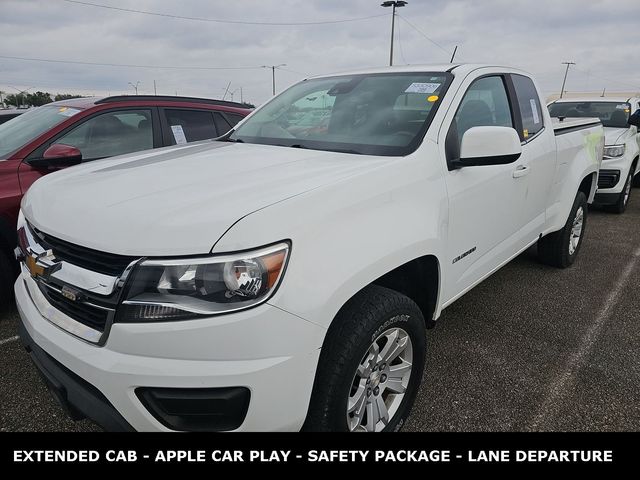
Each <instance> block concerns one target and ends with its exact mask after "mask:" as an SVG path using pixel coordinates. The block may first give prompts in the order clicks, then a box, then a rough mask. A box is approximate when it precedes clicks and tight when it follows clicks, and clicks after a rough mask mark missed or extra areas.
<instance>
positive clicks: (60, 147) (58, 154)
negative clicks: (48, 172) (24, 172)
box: [29, 143, 82, 168]
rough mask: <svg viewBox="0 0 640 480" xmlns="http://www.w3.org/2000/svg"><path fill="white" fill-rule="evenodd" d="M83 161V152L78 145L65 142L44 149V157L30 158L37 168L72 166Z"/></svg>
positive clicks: (30, 163) (30, 162)
mask: <svg viewBox="0 0 640 480" xmlns="http://www.w3.org/2000/svg"><path fill="white" fill-rule="evenodd" d="M81 162H82V152H80V150H78V149H77V148H76V147H73V146H71V145H65V144H63V143H54V144H53V145H50V146H49V148H47V149H46V150H45V151H44V154H43V155H42V158H34V159H32V160H29V165H31V166H32V167H35V168H56V167H70V166H72V165H78V164H79V163H81Z"/></svg>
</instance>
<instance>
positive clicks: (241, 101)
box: [240, 87, 244, 103]
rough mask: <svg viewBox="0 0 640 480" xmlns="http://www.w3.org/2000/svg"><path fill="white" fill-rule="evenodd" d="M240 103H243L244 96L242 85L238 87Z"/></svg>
mask: <svg viewBox="0 0 640 480" xmlns="http://www.w3.org/2000/svg"><path fill="white" fill-rule="evenodd" d="M240 103H244V97H243V96H242V87H240Z"/></svg>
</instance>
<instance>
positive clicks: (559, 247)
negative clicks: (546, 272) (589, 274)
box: [538, 192, 587, 268]
mask: <svg viewBox="0 0 640 480" xmlns="http://www.w3.org/2000/svg"><path fill="white" fill-rule="evenodd" d="M586 227H587V197H586V195H585V194H584V193H582V192H578V194H577V195H576V198H575V200H574V201H573V206H572V207H571V212H570V213H569V218H568V219H567V223H566V224H565V226H564V227H563V228H562V229H561V230H558V231H557V232H553V233H550V234H549V235H547V236H546V237H543V238H541V239H540V240H539V241H538V258H539V259H540V261H541V262H542V263H546V264H547V265H552V266H554V267H558V268H567V267H568V266H569V265H571V264H573V262H574V261H575V259H576V257H577V256H578V252H579V251H580V247H581V246H582V239H583V238H584V232H585V229H586Z"/></svg>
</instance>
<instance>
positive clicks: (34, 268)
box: [24, 250, 62, 278]
mask: <svg viewBox="0 0 640 480" xmlns="http://www.w3.org/2000/svg"><path fill="white" fill-rule="evenodd" d="M54 262H55V257H54V256H53V252H52V251H51V250H47V251H46V252H44V253H42V254H40V255H38V256H33V255H27V256H26V258H25V262H24V263H25V265H26V267H27V269H28V270H29V273H30V274H31V276H32V277H33V278H36V277H43V278H47V277H48V276H49V275H51V274H52V273H53V272H55V271H56V270H58V269H59V268H60V267H61V266H62V264H61V263H54Z"/></svg>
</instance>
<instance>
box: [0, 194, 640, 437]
mask: <svg viewBox="0 0 640 480" xmlns="http://www.w3.org/2000/svg"><path fill="white" fill-rule="evenodd" d="M633 193H634V194H635V198H633V197H632V199H631V205H630V207H629V209H628V211H627V212H626V213H625V214H624V215H622V216H618V215H613V214H607V213H603V212H600V211H598V210H595V211H592V212H591V213H592V214H591V215H590V217H589V225H588V231H587V237H586V239H585V242H584V244H583V249H582V252H581V254H580V257H579V259H578V261H577V263H576V264H575V265H574V266H573V267H572V268H570V269H567V270H556V269H553V268H550V267H546V266H543V265H540V264H538V263H537V262H536V260H535V249H531V250H530V251H528V252H526V253H524V254H523V255H521V256H520V257H519V258H517V259H516V260H514V261H513V262H511V263H510V264H509V265H507V266H506V267H505V268H503V269H502V270H501V271H500V272H498V273H497V274H496V275H494V276H493V277H492V278H490V279H489V280H487V281H485V282H484V283H483V284H481V285H480V286H479V287H477V288H475V289H474V290H473V291H471V292H470V293H469V294H467V295H466V296H464V297H463V298H462V299H461V300H459V301H458V302H456V303H455V304H454V305H452V306H451V307H449V308H448V309H447V310H446V311H445V312H444V314H443V316H442V318H441V320H440V322H439V325H438V326H437V327H436V328H435V329H434V330H431V331H429V332H428V345H429V352H428V356H427V368H426V371H425V377H424V383H423V387H422V389H421V391H420V393H419V396H418V399H417V401H416V405H415V407H414V409H413V413H412V415H411V418H410V421H409V422H408V424H407V425H406V428H405V430H418V431H427V430H428V431H433V430H453V431H472V430H483V431H486V430H489V431H491V430H561V431H564V430H579V431H584V430H640V354H639V351H640V295H639V293H640V189H636V190H635V191H634V192H633ZM18 321H19V319H18V315H17V313H16V311H15V310H13V309H12V310H10V311H7V312H4V313H2V314H0V362H1V364H2V368H1V369H0V405H1V409H0V430H3V431H18V430H21V431H25V430H29V431H49V430H57V431H80V430H83V431H87V430H96V429H97V427H96V426H95V425H93V424H92V423H91V422H89V421H82V422H72V421H70V420H68V419H67V418H66V416H65V414H64V412H63V411H62V410H61V409H60V408H59V407H58V406H57V405H56V404H55V402H54V401H53V399H52V398H51V397H50V395H49V394H48V392H47V390H46V388H45V387H44V385H43V383H42V382H41V380H40V378H39V377H38V374H37V373H36V370H35V367H34V366H33V365H32V364H31V361H30V360H29V357H28V355H27V354H26V352H25V351H24V350H23V349H22V347H21V346H20V343H19V342H18V341H17V337H16V335H17V323H18Z"/></svg>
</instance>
